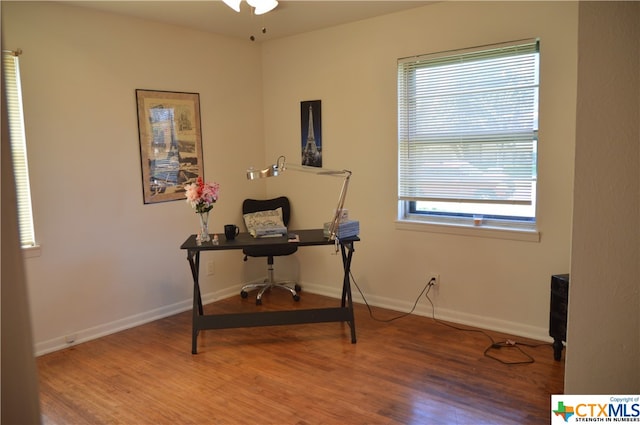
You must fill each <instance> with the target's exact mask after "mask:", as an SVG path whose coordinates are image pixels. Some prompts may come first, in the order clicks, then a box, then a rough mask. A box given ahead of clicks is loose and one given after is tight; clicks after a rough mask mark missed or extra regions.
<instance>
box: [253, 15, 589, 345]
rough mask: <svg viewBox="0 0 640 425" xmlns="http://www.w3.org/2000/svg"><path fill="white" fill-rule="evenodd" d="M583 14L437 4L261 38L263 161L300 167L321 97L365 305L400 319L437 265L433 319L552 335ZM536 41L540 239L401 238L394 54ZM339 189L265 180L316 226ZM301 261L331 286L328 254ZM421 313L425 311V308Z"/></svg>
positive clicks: (335, 281) (410, 234)
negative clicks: (345, 188)
mask: <svg viewBox="0 0 640 425" xmlns="http://www.w3.org/2000/svg"><path fill="white" fill-rule="evenodd" d="M577 11H578V9H577V3H575V2H566V3H565V2H496V3H490V2H441V3H437V4H433V5H429V6H426V7H422V8H418V9H412V10H409V11H405V12H400V13H396V14H392V15H388V16H385V17H381V18H377V19H370V20H365V21H360V22H357V23H354V24H349V25H343V26H338V27H335V28H331V29H327V30H322V31H315V32H311V33H307V34H303V35H300V36H297V37H289V38H286V39H281V40H274V41H270V42H267V43H265V45H264V48H263V52H262V58H263V68H264V84H265V87H264V102H265V106H264V110H265V141H266V153H267V157H268V158H269V159H270V160H271V161H273V160H275V158H276V157H277V156H278V155H279V154H284V155H286V156H287V157H288V158H289V159H290V160H292V161H294V162H296V161H297V162H298V163H299V157H300V153H299V150H300V149H299V146H300V127H299V126H300V124H299V118H298V117H299V115H300V101H304V100H314V99H320V100H322V131H323V141H322V142H323V149H324V151H323V152H324V158H323V160H324V164H323V165H324V166H325V167H327V168H338V169H340V168H349V169H351V170H352V171H353V173H354V174H353V177H352V183H351V187H350V192H349V196H348V199H347V207H348V208H349V210H350V213H351V216H352V218H355V219H359V220H360V228H361V238H362V242H360V243H358V244H357V249H356V253H355V256H354V260H353V264H352V271H353V274H354V277H355V280H356V282H357V283H358V285H359V286H360V288H361V289H362V290H363V292H364V294H365V296H366V298H367V299H368V300H369V301H370V302H372V303H374V304H377V305H383V306H387V307H392V308H397V309H399V310H402V311H408V310H409V309H410V307H411V306H412V305H413V302H414V301H415V299H416V297H417V296H418V294H419V293H420V291H421V290H422V288H423V287H424V285H425V283H426V277H427V274H428V273H429V272H431V271H434V272H438V273H439V274H440V276H441V286H440V287H439V288H438V290H437V291H435V292H434V293H432V296H433V299H434V301H435V304H436V314H438V315H439V316H440V317H442V318H448V319H451V320H454V321H456V322H462V323H469V324H474V325H478V326H483V327H487V328H492V329H502V330H507V331H510V332H515V333H517V334H520V335H528V336H533V337H536V338H540V339H543V338H548V321H549V286H550V278H551V275H552V274H557V273H567V272H568V271H569V262H570V260H569V259H570V240H571V213H572V186H573V154H574V139H575V135H574V132H575V98H576V61H577V50H576V48H577ZM531 37H540V43H541V47H540V50H541V78H540V80H541V82H540V87H541V88H540V142H539V156H538V160H539V164H538V165H539V173H538V175H539V183H538V195H539V199H538V228H539V230H540V232H541V239H540V242H524V241H514V240H503V239H494V238H484V237H477V235H473V236H456V235H450V234H442V233H430V232H425V231H417V230H415V227H414V229H412V230H400V229H399V228H398V226H397V224H396V223H395V220H396V217H397V202H396V199H397V198H396V196H397V192H396V184H397V183H396V182H397V179H396V176H397V166H396V163H397V125H396V121H397V108H396V104H397V98H396V84H397V83H396V81H397V62H396V61H397V59H398V58H403V57H407V56H412V55H418V54H423V53H431V52H439V51H445V50H451V49H461V48H466V47H471V46H478V45H484V44H490V43H498V42H504V41H509V40H518V39H523V38H531ZM339 183H340V182H339V181H337V182H335V183H334V182H329V183H327V182H326V181H323V180H319V179H318V178H317V177H316V178H315V179H314V178H311V177H308V176H306V175H300V174H298V175H289V176H288V177H287V178H282V179H280V180H278V181H269V185H268V190H269V193H270V194H272V195H276V194H278V193H288V194H289V196H290V197H291V199H292V203H293V206H294V208H295V212H294V214H293V217H294V219H293V220H294V224H295V225H297V226H299V227H317V226H318V225H320V224H321V223H322V222H323V221H326V220H327V217H329V216H330V214H331V208H332V207H333V206H334V205H335V200H336V198H337V194H338V189H339ZM327 184H328V185H329V186H330V188H326V187H325V186H326V185H327ZM319 203H320V204H319ZM319 205H320V207H319ZM298 258H300V259H301V260H300V261H301V263H302V265H301V266H300V269H301V273H302V277H303V280H304V281H306V282H312V283H314V284H316V285H317V286H314V287H313V289H314V290H316V291H318V292H323V293H328V294H336V293H337V292H338V291H339V288H340V282H341V280H340V275H339V267H336V265H335V264H334V263H335V261H334V260H335V259H336V257H332V256H330V255H328V254H327V255H325V256H320V260H318V256H317V254H315V253H309V252H301V253H299V254H298ZM327 270H332V271H334V273H332V274H331V275H330V277H329V278H328V277H327V273H326V272H327ZM417 311H418V312H419V313H420V314H426V315H430V314H431V310H430V307H429V304H428V303H427V302H426V301H424V300H423V301H421V302H420V304H419V306H418V309H417Z"/></svg>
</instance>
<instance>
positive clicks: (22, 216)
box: [2, 50, 36, 248]
mask: <svg viewBox="0 0 640 425" xmlns="http://www.w3.org/2000/svg"><path fill="white" fill-rule="evenodd" d="M21 53H22V52H21V51H20V50H17V51H7V50H3V51H2V71H3V72H2V75H3V78H4V88H5V95H6V99H7V115H8V119H9V139H10V141H11V154H12V160H13V169H14V174H15V181H16V195H17V201H18V223H19V226H20V242H21V244H22V247H23V248H25V247H32V246H35V244H36V242H35V235H34V230H33V213H32V210H31V189H30V186H29V167H28V166H27V144H26V138H25V132H24V115H23V112H22V88H21V86H20V65H19V55H20V54H21Z"/></svg>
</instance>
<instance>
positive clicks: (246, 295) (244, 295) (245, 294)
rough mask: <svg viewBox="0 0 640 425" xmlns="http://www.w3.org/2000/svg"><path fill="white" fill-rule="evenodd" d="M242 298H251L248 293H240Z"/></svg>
mask: <svg viewBox="0 0 640 425" xmlns="http://www.w3.org/2000/svg"><path fill="white" fill-rule="evenodd" d="M240 296H241V297H242V298H247V297H248V296H249V293H248V292H247V291H240Z"/></svg>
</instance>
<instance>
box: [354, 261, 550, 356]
mask: <svg viewBox="0 0 640 425" xmlns="http://www.w3.org/2000/svg"><path fill="white" fill-rule="evenodd" d="M349 274H350V276H351V281H352V282H353V284H354V285H355V286H356V289H357V290H358V292H359V293H360V296H361V297H362V299H363V300H364V304H365V305H366V306H367V310H368V311H369V317H371V318H372V319H373V320H375V321H378V322H383V323H390V322H393V321H395V320H398V319H401V318H403V317H407V316H409V315H410V314H412V313H413V312H414V310H415V309H416V306H417V305H418V302H419V301H420V298H421V297H422V294H424V296H425V297H426V298H427V300H428V301H429V304H431V317H432V319H433V320H434V321H435V322H436V323H438V324H440V325H442V326H447V327H449V328H452V329H455V330H457V331H461V332H475V333H479V334H481V335H484V336H485V337H486V338H487V339H489V341H490V344H489V346H488V347H487V348H486V349H485V350H484V353H483V355H484V356H485V357H488V358H490V359H493V360H496V361H498V362H500V363H502V364H506V365H518V364H531V363H534V362H535V359H534V358H533V357H531V355H529V354H528V353H527V352H526V351H524V350H523V349H522V348H520V346H525V347H530V348H536V347H540V346H543V345H549V346H551V343H541V344H527V343H522V342H516V341H514V340H511V339H507V340H505V341H503V342H496V341H495V340H494V339H493V337H492V336H491V335H489V334H488V333H486V332H485V331H483V330H482V329H469V328H462V327H459V326H455V325H452V324H450V323H446V322H443V321H441V320H439V319H437V318H436V308H435V305H434V304H433V301H432V300H431V298H430V297H429V291H431V288H432V287H433V285H434V284H433V283H432V281H429V282H427V284H426V285H425V286H424V288H422V291H420V294H419V295H418V297H417V298H416V301H415V302H414V303H413V307H412V308H411V310H410V311H409V312H408V313H403V314H400V315H398V316H395V317H392V318H390V319H378V318H377V317H375V316H374V314H373V311H372V310H371V306H369V303H368V302H367V298H366V297H365V296H364V294H363V293H362V290H360V287H359V286H358V283H357V282H356V280H355V279H354V277H353V273H351V272H349ZM503 348H508V349H515V350H518V351H519V352H520V353H521V354H522V355H523V356H524V357H525V358H526V360H522V361H513V362H506V361H504V360H502V359H500V358H498V357H495V356H493V355H492V354H491V353H492V352H493V351H494V350H500V349H503Z"/></svg>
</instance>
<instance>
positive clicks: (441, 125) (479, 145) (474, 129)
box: [398, 40, 539, 204]
mask: <svg viewBox="0 0 640 425" xmlns="http://www.w3.org/2000/svg"><path fill="white" fill-rule="evenodd" d="M538 79H539V78H538V42H537V40H525V41H519V42H513V43H505V44H502V45H493V46H484V47H480V48H475V49H469V50H465V51H455V52H445V53H440V54H433V55H425V56H420V57H413V58H408V59H401V60H399V61H398V130H399V134H398V138H399V150H398V155H399V158H398V159H399V198H400V199H401V200H411V201H452V202H453V201H455V202H484V203H486V202H489V203H503V204H531V202H532V184H533V183H534V179H535V176H536V169H535V168H536V157H535V153H536V149H537V130H538V125H537V118H538V117H537V111H538V109H537V105H538Z"/></svg>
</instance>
